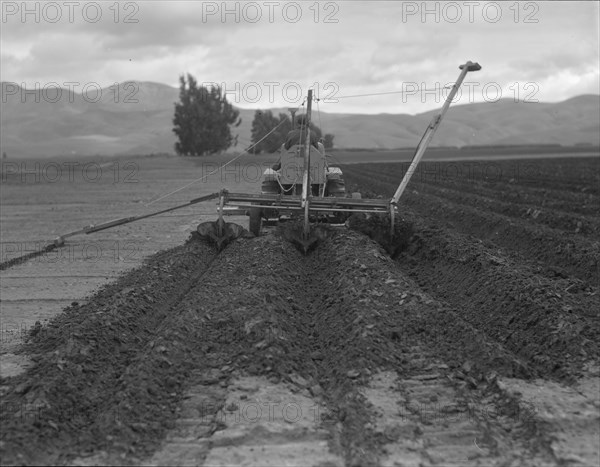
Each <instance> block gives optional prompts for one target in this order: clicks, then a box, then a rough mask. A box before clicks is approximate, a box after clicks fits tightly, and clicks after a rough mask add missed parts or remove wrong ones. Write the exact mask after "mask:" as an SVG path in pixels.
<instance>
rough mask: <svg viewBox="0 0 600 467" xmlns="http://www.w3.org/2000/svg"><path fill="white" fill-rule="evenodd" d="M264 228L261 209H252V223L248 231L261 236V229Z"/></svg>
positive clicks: (250, 222)
mask: <svg viewBox="0 0 600 467" xmlns="http://www.w3.org/2000/svg"><path fill="white" fill-rule="evenodd" d="M261 226H262V210H261V209H260V208H250V221H249V225H248V230H249V231H250V232H251V233H253V234H254V235H256V236H257V237H258V236H259V235H260V228H261Z"/></svg>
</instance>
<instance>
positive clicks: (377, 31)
mask: <svg viewBox="0 0 600 467" xmlns="http://www.w3.org/2000/svg"><path fill="white" fill-rule="evenodd" d="M24 6H25V8H24ZM598 17H599V4H598V3H597V2H589V1H586V2H499V3H495V2H478V1H466V2H427V3H424V2H420V1H419V2H400V1H398V2H373V1H369V2H367V1H352V2H340V1H332V2H327V1H324V2H318V3H317V2H314V1H308V2H280V1H265V2H260V1H259V2H199V1H194V2H191V1H188V2H178V1H169V2H166V1H165V2H162V1H146V2H145V1H136V2H119V3H118V4H117V3H116V2H114V1H109V2H101V1H100V2H80V1H72V2H61V1H57V2H32V3H26V4H24V3H23V2H20V1H18V2H12V1H3V2H2V33H1V34H2V37H1V39H2V41H1V43H2V46H1V47H2V50H1V60H2V64H1V65H2V66H1V76H0V77H1V79H2V81H9V82H16V83H18V84H24V85H25V87H28V88H32V87H34V86H35V85H36V83H39V85H40V86H41V87H43V86H45V85H48V83H59V84H63V83H77V84H76V85H71V86H75V87H74V89H75V90H78V89H81V88H82V87H83V86H85V84H86V83H98V84H99V85H101V86H103V87H107V86H110V85H112V84H113V83H115V82H123V81H128V80H139V81H154V82H158V83H164V84H168V85H171V86H178V79H179V75H181V74H182V73H191V74H192V75H194V77H195V78H196V79H197V80H198V81H199V82H215V83H219V84H221V85H224V86H225V88H226V89H227V90H228V91H229V92H230V94H228V98H229V99H230V100H231V101H232V102H233V103H234V104H235V105H238V106H239V107H245V108H259V107H260V108H265V107H291V106H296V105H299V104H300V103H301V100H300V99H301V97H300V95H303V94H306V92H307V90H308V88H309V87H311V86H312V87H314V88H315V89H316V90H317V91H316V92H318V95H319V97H320V98H321V99H322V100H321V101H320V102H319V108H320V110H321V111H326V112H351V113H359V112H360V113H381V112H388V113H409V114H414V113H420V112H424V111H427V110H430V109H433V108H437V107H439V106H440V105H441V103H442V99H443V97H444V96H445V95H446V94H445V93H447V90H446V89H444V87H445V86H447V85H448V84H449V83H452V82H453V81H454V80H455V79H456V78H457V77H458V73H459V70H458V65H459V64H461V63H464V62H465V61H467V60H472V61H476V62H479V63H480V64H481V66H482V70H481V71H479V72H476V73H470V74H469V75H468V76H467V78H466V80H465V81H466V83H470V84H468V86H467V87H463V92H462V95H461V98H460V101H459V102H460V103H468V102H482V101H485V100H487V101H494V100H496V99H497V98H499V97H507V98H511V99H513V100H518V101H519V102H535V101H540V102H558V101H562V100H565V99H568V98H570V97H573V96H576V95H580V94H585V93H593V94H598V93H599V92H600V90H599V86H600V84H599V68H600V66H599V59H598V57H599V25H598ZM65 87H66V86H65ZM423 90H432V91H429V92H421V91H423ZM402 91H403V92H404V93H403V94H402V93H401V92H402ZM391 92H395V94H382V95H376V96H366V97H344V96H355V95H363V94H377V93H391ZM333 101H337V102H333Z"/></svg>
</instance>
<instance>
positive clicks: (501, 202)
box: [0, 159, 600, 466]
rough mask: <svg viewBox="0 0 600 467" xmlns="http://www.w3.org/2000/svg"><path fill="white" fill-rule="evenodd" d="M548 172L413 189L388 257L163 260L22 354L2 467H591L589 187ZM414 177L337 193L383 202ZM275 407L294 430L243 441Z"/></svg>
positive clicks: (593, 368) (182, 256)
mask: <svg viewBox="0 0 600 467" xmlns="http://www.w3.org/2000/svg"><path fill="white" fill-rule="evenodd" d="M532 163H533V162H532ZM535 163H537V164H539V171H540V172H539V173H543V174H549V175H545V176H544V177H545V178H543V179H540V180H538V181H537V182H535V183H533V182H531V181H530V182H529V183H526V182H525V181H523V180H515V179H514V177H513V178H511V179H512V180H513V181H510V180H511V179H506V180H503V179H502V180H500V181H499V180H497V179H495V180H494V181H492V182H490V181H489V180H488V181H486V180H474V181H467V182H464V183H463V182H461V181H460V180H458V179H456V178H455V179H452V180H447V179H441V178H440V177H436V179H434V180H427V179H425V178H421V179H419V178H416V179H415V180H414V181H412V182H411V184H410V185H409V187H408V190H407V193H405V197H403V198H402V201H403V204H402V219H401V221H402V222H404V230H402V232H403V233H404V236H403V237H402V241H401V242H400V243H399V244H398V245H397V248H395V249H393V251H392V254H391V255H390V252H389V249H388V251H386V250H385V249H384V248H383V247H382V246H381V245H380V244H379V243H377V242H376V241H375V240H373V239H372V238H370V237H369V236H367V235H364V234H362V233H359V232H356V231H354V230H352V229H346V228H333V227H332V228H331V229H330V231H329V233H328V236H327V238H325V239H323V240H321V241H320V242H319V244H318V246H317V247H316V249H315V250H314V251H313V252H312V253H311V254H310V255H308V256H304V255H302V254H301V253H300V252H299V251H298V250H297V249H296V248H295V247H294V246H293V245H292V244H291V243H290V242H289V241H287V240H286V239H285V237H286V235H285V227H281V228H274V229H270V230H267V231H266V232H265V233H264V235H262V236H260V237H258V238H242V239H239V240H236V241H235V242H233V243H232V244H230V245H229V246H227V248H225V249H224V250H223V251H222V252H220V253H217V252H216V251H215V250H214V249H213V248H212V247H211V246H210V245H207V244H206V243H204V242H203V241H201V240H200V239H198V238H197V237H196V235H194V234H192V235H191V237H190V239H189V240H188V242H186V243H185V244H184V245H181V246H179V247H176V248H173V249H171V250H166V251H163V252H161V253H159V254H157V255H155V256H153V257H151V258H150V259H149V260H148V261H147V262H146V263H145V264H144V265H143V266H141V267H140V268H138V269H135V270H133V271H131V272H129V273H128V274H126V275H123V276H122V277H121V278H119V279H118V280H117V281H116V282H114V283H112V284H109V285H108V286H106V287H104V288H103V289H101V290H100V291H99V292H98V293H96V294H95V295H94V296H92V297H90V299H89V300H87V301H86V303H85V304H82V305H79V304H77V303H74V304H73V305H72V306H71V307H69V308H67V309H66V310H65V311H64V313H63V314H61V315H60V316H58V317H57V318H56V319H54V320H53V321H52V322H51V323H50V324H49V325H47V326H41V325H40V326H38V327H36V328H35V329H34V330H33V331H32V332H31V336H30V338H29V339H28V342H27V344H26V345H25V346H24V348H23V349H22V351H23V352H24V353H25V354H27V355H29V356H30V358H32V359H33V360H34V362H35V364H34V365H33V367H32V368H30V369H29V370H28V371H27V372H25V373H23V374H21V375H18V376H16V377H12V378H3V379H2V385H1V386H0V388H1V390H2V400H3V403H2V420H3V422H2V427H1V435H2V438H1V444H0V454H1V459H2V464H3V465H12V464H47V465H54V464H70V465H93V464H111V465H120V464H128V465H147V464H153V465H163V464H168V465H232V464H240V465H321V466H325V465H328V466H331V465H349V466H363V465H364V466H378V465H457V466H458V465H460V466H463V465H515V466H520V465H594V464H595V462H596V461H597V460H598V455H599V454H598V453H599V449H598V441H597V439H598V438H597V434H598V428H597V425H598V423H597V422H598V417H599V415H598V413H599V412H598V411H599V406H600V403H599V402H598V399H597V393H596V391H597V381H598V376H599V375H598V343H597V341H598V335H599V332H598V331H599V329H598V326H599V324H598V315H597V310H598V309H600V299H599V295H598V283H597V280H598V251H599V244H598V240H597V233H598V231H597V227H598V225H599V224H600V219H599V218H598V212H597V210H594V208H593V206H594V205H595V206H596V207H597V206H598V203H597V202H598V190H597V188H598V170H597V169H598V167H597V164H596V165H593V164H594V162H592V161H591V160H589V159H588V160H583V159H582V160H577V159H573V160H572V161H570V162H569V164H568V165H561V164H563V162H561V161H558V162H556V161H541V162H539V161H536V162H535ZM505 164H508V163H505ZM553 164H555V165H553ZM586 164H587V166H586ZM590 164H592V166H591V167H590ZM502 167H503V169H504V172H503V173H506V172H507V171H509V169H510V167H508V166H502ZM565 167H566V169H565ZM405 168H406V167H404V169H405ZM401 170H402V167H398V166H394V165H381V166H378V165H368V166H364V167H360V166H349V167H346V168H344V173H345V177H346V183H347V184H348V185H350V186H351V187H352V188H351V189H352V191H360V192H362V193H363V197H365V196H369V195H370V196H384V197H389V196H391V194H393V192H394V191H395V188H396V186H397V184H398V180H399V179H400V177H401V175H398V173H399V172H400V171H401ZM553 170H554V171H562V173H563V176H564V177H566V179H565V180H563V179H562V178H560V177H554V178H552V176H553V175H552V174H554V173H555V172H553ZM538 211H539V212H538ZM535 212H538V214H535V215H534V214H533V213H535ZM350 224H352V223H350ZM263 403H264V404H267V406H268V407H269V410H270V408H271V407H273V408H274V409H275V412H276V413H279V412H277V408H278V407H280V406H281V404H283V406H284V407H286V408H289V407H291V406H292V405H293V406H294V407H299V408H301V409H303V413H302V414H301V416H299V417H297V418H293V419H290V417H289V414H288V415H286V414H287V412H283V415H281V414H280V415H279V416H277V415H274V416H273V417H269V418H268V419H266V417H263V418H261V419H260V420H256V417H255V418H254V419H253V420H252V421H251V422H249V420H248V411H247V409H248V408H249V407H250V404H254V405H253V407H254V406H259V404H263ZM269 404H271V405H269ZM294 404H295V405H294ZM240 409H241V412H240ZM308 411H309V412H308ZM236 413H237V415H235V414H236ZM240 413H241V415H240ZM264 413H265V412H264V410H263V412H262V414H264ZM232 414H234V415H232ZM307 414H310V416H309V415H307ZM269 415H271V412H269ZM259 418H260V417H259ZM282 446H285V449H283V448H281V447H282Z"/></svg>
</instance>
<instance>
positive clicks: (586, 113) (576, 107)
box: [0, 82, 600, 158]
mask: <svg viewBox="0 0 600 467" xmlns="http://www.w3.org/2000/svg"><path fill="white" fill-rule="evenodd" d="M133 83H134V84H133V85H131V84H121V85H120V86H119V88H118V89H117V88H114V87H111V88H106V89H103V90H102V92H101V93H96V92H95V91H94V90H90V91H89V93H88V94H87V96H86V97H85V98H84V96H83V95H82V94H78V93H76V92H70V91H69V90H67V89H63V90H62V93H60V95H59V94H58V93H57V92H56V91H55V90H50V91H48V92H46V93H44V92H43V91H37V92H36V91H27V92H24V90H22V89H21V88H19V87H18V86H16V85H15V84H13V83H2V118H1V130H2V134H1V137H0V138H1V139H0V144H1V146H2V151H4V152H6V153H7V154H8V156H9V157H11V158H13V157H45V156H58V155H77V156H93V155H100V154H101V155H133V154H149V153H165V152H166V153H172V152H173V145H174V143H175V135H174V133H173V132H172V118H173V109H174V103H175V102H176V101H177V100H178V99H179V98H178V94H179V90H178V89H177V88H174V87H170V86H167V85H164V84H159V83H152V82H133ZM271 110H272V111H273V112H274V113H275V114H277V113H278V112H286V110H285V109H271ZM254 112H255V111H254V110H253V109H240V116H241V117H242V124H241V125H240V126H239V127H238V128H236V129H234V134H238V135H239V143H238V146H237V147H236V148H234V149H235V150H240V149H243V148H244V147H246V146H247V145H249V142H250V128H251V123H252V119H253V118H254ZM436 113H437V111H430V112H425V113H422V114H418V115H407V114H377V115H372V114H336V113H324V112H321V113H320V114H319V115H315V121H316V123H317V124H319V123H320V126H321V128H322V129H323V131H324V132H325V133H332V134H334V135H335V140H334V142H335V146H336V147H338V148H353V147H361V148H398V147H414V146H416V145H417V143H418V141H419V139H420V138H421V136H422V134H423V132H424V130H425V128H426V126H427V124H428V123H429V122H430V120H431V118H432V117H433V115H435V114H436ZM599 128H600V96H598V95H584V96H578V97H574V98H572V99H569V100H566V101H564V102H559V103H552V104H550V103H537V104H531V103H530V104H526V103H523V102H520V103H515V102H513V101H512V100H511V99H503V100H500V101H498V102H495V103H474V104H465V105H456V106H453V107H451V109H450V111H449V112H448V114H447V115H446V117H445V119H444V122H443V124H442V125H441V127H440V129H439V130H438V132H437V133H436V135H435V137H434V140H433V142H432V146H464V145H472V144H477V145H488V144H490V145H493V144H549V143H558V144H562V145H572V144H577V143H591V144H594V145H599V144H600V131H599Z"/></svg>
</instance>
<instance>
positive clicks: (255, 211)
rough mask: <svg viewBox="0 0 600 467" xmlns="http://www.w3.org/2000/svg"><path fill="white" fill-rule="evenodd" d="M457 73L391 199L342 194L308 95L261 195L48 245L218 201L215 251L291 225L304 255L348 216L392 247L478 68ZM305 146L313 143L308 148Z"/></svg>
mask: <svg viewBox="0 0 600 467" xmlns="http://www.w3.org/2000/svg"><path fill="white" fill-rule="evenodd" d="M459 68H460V70H461V71H460V75H459V77H458V79H457V81H456V82H455V83H454V85H453V86H452V89H451V91H450V93H449V94H448V97H447V98H446V100H445V102H444V105H443V107H442V109H441V111H440V113H439V114H437V115H435V116H434V117H433V119H432V120H431V122H430V124H429V125H428V126H427V129H426V130H425V133H424V134H423V137H422V138H421V140H420V142H419V144H418V146H417V148H416V151H415V154H414V156H413V158H412V161H411V163H410V166H409V168H408V170H407V171H406V173H405V175H404V177H403V179H402V180H401V182H400V184H399V186H398V189H397V190H396V192H395V194H394V196H393V197H392V198H391V199H388V200H385V199H361V197H360V195H359V194H353V195H352V196H347V195H346V192H345V185H344V180H343V177H342V172H341V169H340V168H339V167H335V166H332V165H330V164H329V163H328V156H327V155H326V154H325V150H324V148H323V146H322V145H321V144H320V143H319V144H314V143H312V139H311V130H310V121H311V112H312V100H313V96H312V90H309V91H308V96H307V109H306V114H305V115H302V118H303V119H302V123H301V124H300V127H299V130H300V135H301V138H300V141H299V142H298V143H297V144H294V145H293V146H291V147H288V148H285V147H282V148H281V152H280V163H279V167H277V168H275V167H274V168H273V169H267V170H266V171H265V173H264V176H263V183H262V192H261V193H260V194H259V193H233V192H229V191H228V190H225V189H223V190H221V191H220V192H217V193H211V194H208V195H205V196H201V197H198V198H194V199H192V200H190V201H188V202H187V203H184V204H180V205H177V206H173V207H170V208H167V209H163V210H160V211H156V212H153V213H149V214H143V215H139V216H132V217H124V218H120V219H115V220H112V221H108V222H105V223H102V224H98V225H89V226H86V227H84V228H82V229H80V230H76V231H73V232H69V233H66V234H63V235H61V236H59V237H58V238H56V240H55V241H54V243H52V244H50V245H49V246H51V247H53V248H55V247H59V246H62V245H63V244H64V242H65V239H66V238H68V237H71V236H73V235H78V234H91V233H94V232H99V231H102V230H105V229H109V228H113V227H117V226H120V225H124V224H128V223H130V222H135V221H139V220H142V219H146V218H149V217H152V216H157V215H160V214H163V213H167V212H171V211H174V210H177V209H181V208H184V207H188V206H190V205H193V204H197V203H201V202H206V201H210V200H215V199H218V210H217V212H218V219H217V220H216V221H211V222H203V223H201V224H200V225H198V227H197V229H196V230H197V233H198V234H199V236H200V237H201V238H203V239H205V240H207V241H209V242H211V243H213V244H214V245H215V246H216V247H217V249H218V250H219V251H220V250H221V249H223V248H224V247H225V246H226V245H227V244H229V243H230V242H231V241H233V240H235V239H236V238H239V237H243V236H247V237H252V236H258V235H260V232H261V228H262V225H263V223H265V224H272V223H274V222H278V221H282V220H295V221H296V222H295V223H294V227H295V228H294V229H288V231H287V234H286V237H287V238H288V239H289V240H290V241H292V242H293V243H295V244H296V245H297V246H298V247H299V249H300V250H301V251H302V252H304V253H305V254H306V253H308V252H309V251H310V250H311V249H312V248H314V246H315V245H316V244H317V243H318V241H319V240H321V239H323V238H324V237H326V236H327V232H328V229H327V228H326V227H324V226H323V224H325V223H328V224H344V223H346V221H347V220H348V219H349V218H350V216H351V215H352V214H362V215H365V216H367V217H368V216H383V217H384V218H385V219H387V221H388V222H389V229H388V230H387V232H386V233H385V235H382V237H384V238H387V241H388V242H392V241H393V239H394V235H395V226H396V220H397V215H398V202H399V199H400V197H401V196H402V193H403V192H404V190H405V189H406V186H407V185H408V182H409V181H410V178H411V176H412V174H413V173H414V172H415V170H416V167H417V165H418V164H419V162H420V160H421V158H422V157H423V154H424V152H425V150H426V149H427V146H428V145H429V143H430V141H431V139H432V138H433V135H434V133H435V131H436V130H437V128H438V127H439V125H440V123H441V121H442V118H443V117H444V115H445V113H446V112H447V110H448V108H449V107H450V104H451V103H452V100H453V99H454V97H455V95H456V92H457V91H458V89H459V88H460V86H461V84H462V82H463V80H464V78H465V76H466V74H467V73H468V72H470V71H478V70H480V69H481V66H480V65H479V64H478V63H473V62H470V61H469V62H467V63H465V64H463V65H460V67H459ZM309 141H310V142H311V143H312V144H307V143H308V142H309ZM303 142H304V143H303ZM231 214H243V215H247V216H248V217H249V224H248V229H246V228H244V227H242V226H240V225H238V224H235V223H232V222H226V221H225V220H224V217H223V216H224V215H231Z"/></svg>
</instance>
